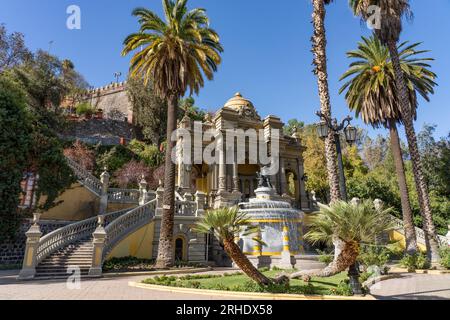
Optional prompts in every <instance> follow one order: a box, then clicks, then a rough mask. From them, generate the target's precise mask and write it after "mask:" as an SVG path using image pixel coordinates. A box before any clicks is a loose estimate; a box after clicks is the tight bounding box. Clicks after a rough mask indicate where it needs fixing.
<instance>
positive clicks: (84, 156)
mask: <svg viewBox="0 0 450 320" xmlns="http://www.w3.org/2000/svg"><path fill="white" fill-rule="evenodd" d="M64 155H65V156H66V157H67V158H69V159H71V160H73V161H75V162H77V163H78V164H79V165H81V166H82V167H83V168H84V169H86V170H88V171H90V172H92V171H93V170H94V166H95V154H94V151H93V150H92V149H90V148H88V147H87V146H85V145H84V144H83V143H81V142H80V141H79V140H77V141H75V142H74V143H73V145H72V146H71V147H70V148H66V149H64Z"/></svg>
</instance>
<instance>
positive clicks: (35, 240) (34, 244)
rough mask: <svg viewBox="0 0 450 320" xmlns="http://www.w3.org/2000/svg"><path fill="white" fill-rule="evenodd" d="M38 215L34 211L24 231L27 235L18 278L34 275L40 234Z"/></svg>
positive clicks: (30, 277) (27, 277) (28, 277)
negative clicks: (31, 221)
mask: <svg viewBox="0 0 450 320" xmlns="http://www.w3.org/2000/svg"><path fill="white" fill-rule="evenodd" d="M40 216H41V214H40V213H34V219H33V225H32V226H31V228H30V229H29V230H28V231H27V232H26V233H25V235H26V236H27V242H26V247H25V256H24V259H23V264H22V270H21V271H20V274H19V277H18V278H19V279H20V280H26V279H33V278H34V276H35V275H36V264H37V261H36V256H37V249H38V246H39V240H40V239H41V236H42V232H41V228H40V227H39V219H40Z"/></svg>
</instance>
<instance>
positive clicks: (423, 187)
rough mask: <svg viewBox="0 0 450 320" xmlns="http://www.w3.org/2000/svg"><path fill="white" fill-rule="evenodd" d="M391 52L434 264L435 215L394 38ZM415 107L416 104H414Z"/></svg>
mask: <svg viewBox="0 0 450 320" xmlns="http://www.w3.org/2000/svg"><path fill="white" fill-rule="evenodd" d="M388 47H389V52H390V54H391V59H392V65H393V67H394V71H395V78H396V82H397V89H398V94H399V98H400V99H399V100H400V108H401V112H402V120H403V123H404V124H405V131H406V138H407V140H408V145H409V152H410V154H411V162H412V166H413V173H414V180H415V182H416V189H417V194H418V197H419V205H420V209H421V210H420V211H421V215H422V219H423V226H424V231H425V238H426V239H425V241H426V245H427V250H428V257H429V259H430V260H431V263H432V264H437V263H439V259H440V257H439V244H438V241H437V235H436V228H435V226H434V223H433V216H432V212H431V206H430V198H429V195H428V187H427V184H426V182H425V177H424V175H423V171H422V163H421V159H420V154H419V147H418V145H417V138H416V132H415V129H414V123H413V117H412V115H411V106H410V105H409V99H408V91H407V90H408V89H407V87H406V82H405V79H404V77H403V70H402V68H401V65H400V58H399V55H398V48H397V43H396V42H395V41H393V40H391V41H389V42H388ZM414 107H415V106H414Z"/></svg>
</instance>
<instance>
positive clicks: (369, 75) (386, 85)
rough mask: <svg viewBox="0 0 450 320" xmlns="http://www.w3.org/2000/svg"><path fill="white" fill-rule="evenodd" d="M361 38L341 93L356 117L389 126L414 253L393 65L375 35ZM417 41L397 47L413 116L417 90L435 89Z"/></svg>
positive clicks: (351, 55) (409, 245) (409, 243)
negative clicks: (419, 56) (418, 49)
mask: <svg viewBox="0 0 450 320" xmlns="http://www.w3.org/2000/svg"><path fill="white" fill-rule="evenodd" d="M362 39H363V41H362V42H360V43H359V44H358V50H355V51H350V52H348V53H347V56H348V57H349V58H353V59H358V60H357V61H355V62H352V63H351V65H350V68H349V70H348V71H347V72H346V73H345V74H344V75H343V76H342V77H341V80H344V79H347V78H350V77H352V78H351V79H350V80H348V82H346V83H345V84H344V86H343V87H342V88H341V90H340V93H342V92H344V91H347V92H346V95H345V98H346V100H347V103H348V105H349V108H350V109H351V110H353V111H355V113H356V116H357V117H359V116H361V118H362V119H363V121H364V122H365V123H367V124H371V125H372V126H373V127H375V128H378V127H380V126H383V127H385V128H388V129H389V133H390V137H391V149H392V153H393V156H394V162H395V167H396V171H397V178H398V185H399V190H400V199H401V203H402V211H403V224H404V228H405V238H406V252H407V253H408V254H414V253H416V252H417V239H416V231H415V228H414V222H413V215H412V210H411V205H410V201H409V195H408V187H407V184H406V175H405V166H404V163H403V156H402V150H401V147H400V138H399V135H398V130H397V123H401V122H402V117H401V111H400V109H399V101H398V92H397V91H398V90H397V86H396V83H395V74H394V69H393V66H392V61H391V59H390V55H389V50H388V49H387V48H386V46H383V45H382V44H381V42H380V40H379V39H378V38H376V37H373V36H372V37H370V38H364V37H363V38H362ZM419 45H420V44H419V43H415V44H412V45H407V42H405V43H402V44H401V45H400V46H399V48H398V50H399V57H400V62H401V66H402V69H403V70H404V71H403V73H404V77H405V80H406V81H407V82H408V89H409V93H408V97H409V100H410V101H409V104H410V106H413V107H414V108H413V109H412V110H411V111H412V113H413V115H414V116H415V115H416V108H415V107H416V106H417V95H416V93H417V92H418V93H419V94H420V95H421V96H422V97H424V98H425V99H426V100H428V99H429V96H428V95H429V94H430V93H433V92H434V90H433V86H435V85H436V83H435V82H434V79H435V78H436V75H435V74H434V73H433V72H431V71H430V70H429V69H427V68H429V67H430V65H429V64H428V63H427V62H428V61H431V60H433V59H431V58H418V57H417V55H419V54H421V53H424V52H426V51H416V48H417V47H418V46H419Z"/></svg>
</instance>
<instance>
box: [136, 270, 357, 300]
mask: <svg viewBox="0 0 450 320" xmlns="http://www.w3.org/2000/svg"><path fill="white" fill-rule="evenodd" d="M279 273H280V272H279V271H276V270H272V271H266V272H264V274H265V275H267V276H269V277H275V276H276V275H277V274H279ZM143 283H145V284H151V285H160V286H168V287H179V288H193V289H204V290H221V291H235V292H267V293H286V294H302V295H337V296H351V295H353V294H352V291H351V288H350V286H349V285H348V277H347V274H346V273H341V274H338V275H335V276H333V277H329V278H315V277H313V278H312V279H311V281H309V282H308V283H306V282H304V281H303V280H291V281H290V285H289V286H284V285H273V286H270V287H260V286H258V284H256V283H255V282H253V281H251V280H250V279H249V278H248V277H247V276H245V275H243V274H241V273H233V274H224V275H188V276H183V277H175V276H161V277H154V278H149V279H146V280H144V281H143Z"/></svg>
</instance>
